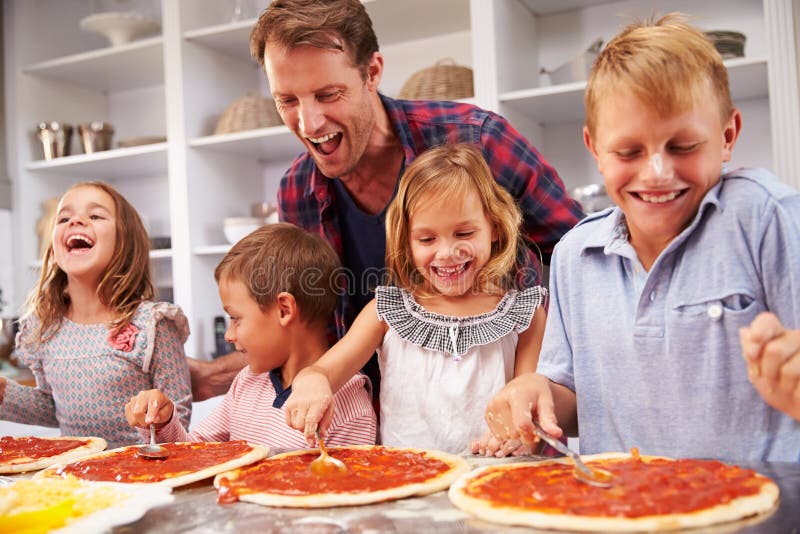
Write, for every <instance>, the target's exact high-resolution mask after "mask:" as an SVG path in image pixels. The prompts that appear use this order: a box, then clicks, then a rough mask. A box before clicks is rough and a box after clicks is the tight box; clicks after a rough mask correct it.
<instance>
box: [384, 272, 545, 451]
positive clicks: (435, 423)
mask: <svg viewBox="0 0 800 534" xmlns="http://www.w3.org/2000/svg"><path fill="white" fill-rule="evenodd" d="M375 291H376V293H375V303H376V307H377V313H378V319H379V320H381V321H384V322H385V323H386V324H387V325H388V326H389V329H388V331H387V332H386V335H385V336H384V338H383V343H382V345H381V346H380V347H379V348H378V351H377V352H378V363H379V365H380V373H381V391H380V440H381V443H382V444H384V445H390V446H398V447H419V448H426V449H436V450H441V451H446V452H452V453H462V452H465V451H466V450H467V449H468V446H469V443H470V441H471V440H474V439H477V438H479V437H480V436H481V435H482V434H483V433H484V432H485V431H486V430H487V429H488V427H487V426H486V423H485V421H484V418H483V414H484V410H485V408H486V404H487V403H488V402H489V399H491V397H492V396H493V395H494V394H495V393H497V392H498V391H499V390H500V389H501V388H502V387H503V386H504V385H505V384H506V382H508V381H509V380H511V378H512V377H513V374H514V359H515V351H516V347H517V340H518V339H519V333H520V332H523V331H525V330H526V329H527V328H528V326H530V323H531V319H532V318H533V314H534V312H535V311H536V309H537V308H538V307H540V306H542V305H543V304H544V300H545V298H546V295H547V290H546V289H544V288H543V287H539V286H537V287H532V288H528V289H525V290H522V291H516V290H511V291H509V292H508V293H506V294H505V295H504V296H503V298H502V300H501V301H500V303H499V304H498V305H497V307H496V308H495V309H494V310H492V311H490V312H487V313H484V314H480V315H474V316H469V317H452V316H447V315H440V314H437V313H432V312H429V311H427V310H426V309H425V308H424V307H423V306H421V305H420V304H418V303H417V302H416V301H415V300H414V297H413V296H412V295H411V293H409V292H408V291H406V290H404V289H401V288H398V287H390V286H379V287H377V288H376V290H375Z"/></svg>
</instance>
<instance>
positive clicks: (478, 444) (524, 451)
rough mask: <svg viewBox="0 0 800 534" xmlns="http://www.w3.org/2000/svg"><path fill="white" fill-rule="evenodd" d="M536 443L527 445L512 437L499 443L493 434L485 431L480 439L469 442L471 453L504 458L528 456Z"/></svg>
mask: <svg viewBox="0 0 800 534" xmlns="http://www.w3.org/2000/svg"><path fill="white" fill-rule="evenodd" d="M535 447H536V445H528V444H525V443H522V442H521V441H519V440H517V439H512V440H509V441H506V442H505V443H501V442H500V441H499V440H498V439H497V438H496V437H494V434H492V433H491V432H486V433H485V434H484V435H483V436H481V437H480V439H478V440H475V441H473V442H472V443H471V444H470V449H471V450H472V454H482V455H483V456H494V457H496V458H504V457H506V456H508V455H511V456H530V455H532V454H533V452H534V448H535Z"/></svg>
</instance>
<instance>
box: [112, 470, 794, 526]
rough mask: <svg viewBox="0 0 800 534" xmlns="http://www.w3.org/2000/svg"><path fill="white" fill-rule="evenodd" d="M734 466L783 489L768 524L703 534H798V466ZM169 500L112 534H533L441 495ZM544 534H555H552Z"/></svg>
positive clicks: (200, 487) (191, 491) (193, 494)
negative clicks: (364, 499)
mask: <svg viewBox="0 0 800 534" xmlns="http://www.w3.org/2000/svg"><path fill="white" fill-rule="evenodd" d="M468 459H469V461H470V463H472V464H473V465H474V466H476V467H477V466H481V465H487V464H491V463H504V462H509V461H515V460H513V459H505V460H495V459H484V458H477V457H473V456H470V457H468ZM525 460H530V458H526V459H525ZM739 465H741V466H743V467H750V468H753V469H756V470H757V471H758V472H760V473H762V474H764V475H767V476H769V477H770V478H772V479H773V480H774V481H775V482H776V483H777V484H778V485H779V486H780V489H781V496H780V504H779V506H778V508H777V509H776V510H775V511H773V512H772V513H770V514H768V515H767V516H760V517H757V518H751V519H747V520H742V521H738V522H735V523H727V524H724V525H720V526H718V527H714V528H712V529H704V530H703V532H726V533H727V532H742V533H770V534H773V533H791V534H794V533H797V532H800V530H799V529H800V464H796V463H750V462H739ZM174 495H175V501H174V502H173V503H172V504H169V505H167V506H163V507H161V508H155V509H153V510H150V511H149V512H148V513H147V514H146V515H145V516H144V517H142V518H141V519H140V520H139V521H137V522H135V523H131V524H129V525H125V526H124V527H118V528H115V529H114V530H113V532H114V533H117V534H123V533H124V534H133V533H137V534H138V533H144V532H154V533H155V532H158V533H172V532H197V533H203V532H208V533H214V534H222V533H227V532H236V533H239V532H270V533H283V532H286V533H289V532H291V533H295V532H313V533H315V534H322V533H325V534H328V533H341V532H359V533H367V532H369V533H380V532H402V533H405V532H408V533H426V532H435V533H436V534H450V533H472V532H476V533H477V532H509V533H512V532H532V530H531V529H525V528H521V527H504V526H502V525H496V524H491V523H486V522H483V521H480V520H477V519H473V518H471V517H469V516H468V515H467V514H465V513H463V512H461V511H460V510H459V509H457V508H455V507H454V506H453V505H451V504H450V501H449V500H448V498H447V492H445V491H441V492H438V493H435V494H433V495H428V496H426V497H417V498H408V499H401V500H398V501H392V502H387V503H379V504H374V505H367V506H353V507H342V508H321V509H291V508H270V507H265V506H260V505H257V504H250V503H235V504H226V505H220V504H217V502H216V491H215V490H214V488H213V486H211V483H210V480H207V481H203V482H198V483H196V484H193V485H191V486H188V487H185V488H177V489H175V490H174ZM543 532H544V531H543ZM547 532H550V533H551V534H552V532H554V531H547Z"/></svg>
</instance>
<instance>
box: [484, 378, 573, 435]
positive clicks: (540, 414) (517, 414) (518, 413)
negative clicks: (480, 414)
mask: <svg viewBox="0 0 800 534" xmlns="http://www.w3.org/2000/svg"><path fill="white" fill-rule="evenodd" d="M534 414H536V418H537V420H538V421H539V424H540V425H541V426H542V428H543V429H544V430H545V432H548V433H550V434H551V435H553V436H555V437H557V438H558V437H561V435H562V434H563V431H562V430H561V428H560V427H559V426H558V424H556V416H555V412H554V408H553V394H552V392H551V391H550V386H549V383H548V380H547V378H545V377H544V376H542V375H539V374H536V373H524V374H522V375H520V376H518V377H516V378H515V379H513V380H512V381H511V382H509V383H508V384H506V385H505V386H504V387H503V389H501V390H500V392H499V393H497V395H495V396H494V397H492V399H491V400H490V401H489V404H488V406H487V407H486V423H487V424H488V425H489V430H491V432H492V434H494V437H495V438H497V440H498V441H499V442H502V443H506V442H510V441H512V440H516V441H517V442H518V443H524V444H530V445H532V444H534V443H536V442H537V441H538V440H539V439H538V437H537V436H536V434H535V433H534V431H533V422H532V420H533V417H534Z"/></svg>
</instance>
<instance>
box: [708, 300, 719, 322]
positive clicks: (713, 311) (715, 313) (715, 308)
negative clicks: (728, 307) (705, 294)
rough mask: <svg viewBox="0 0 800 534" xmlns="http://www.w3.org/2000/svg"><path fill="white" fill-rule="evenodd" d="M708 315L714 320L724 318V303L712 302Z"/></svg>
mask: <svg viewBox="0 0 800 534" xmlns="http://www.w3.org/2000/svg"><path fill="white" fill-rule="evenodd" d="M707 313H708V317H709V318H710V319H711V320H712V321H719V320H720V319H722V305H720V304H712V305H711V306H709V307H708V312H707Z"/></svg>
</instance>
